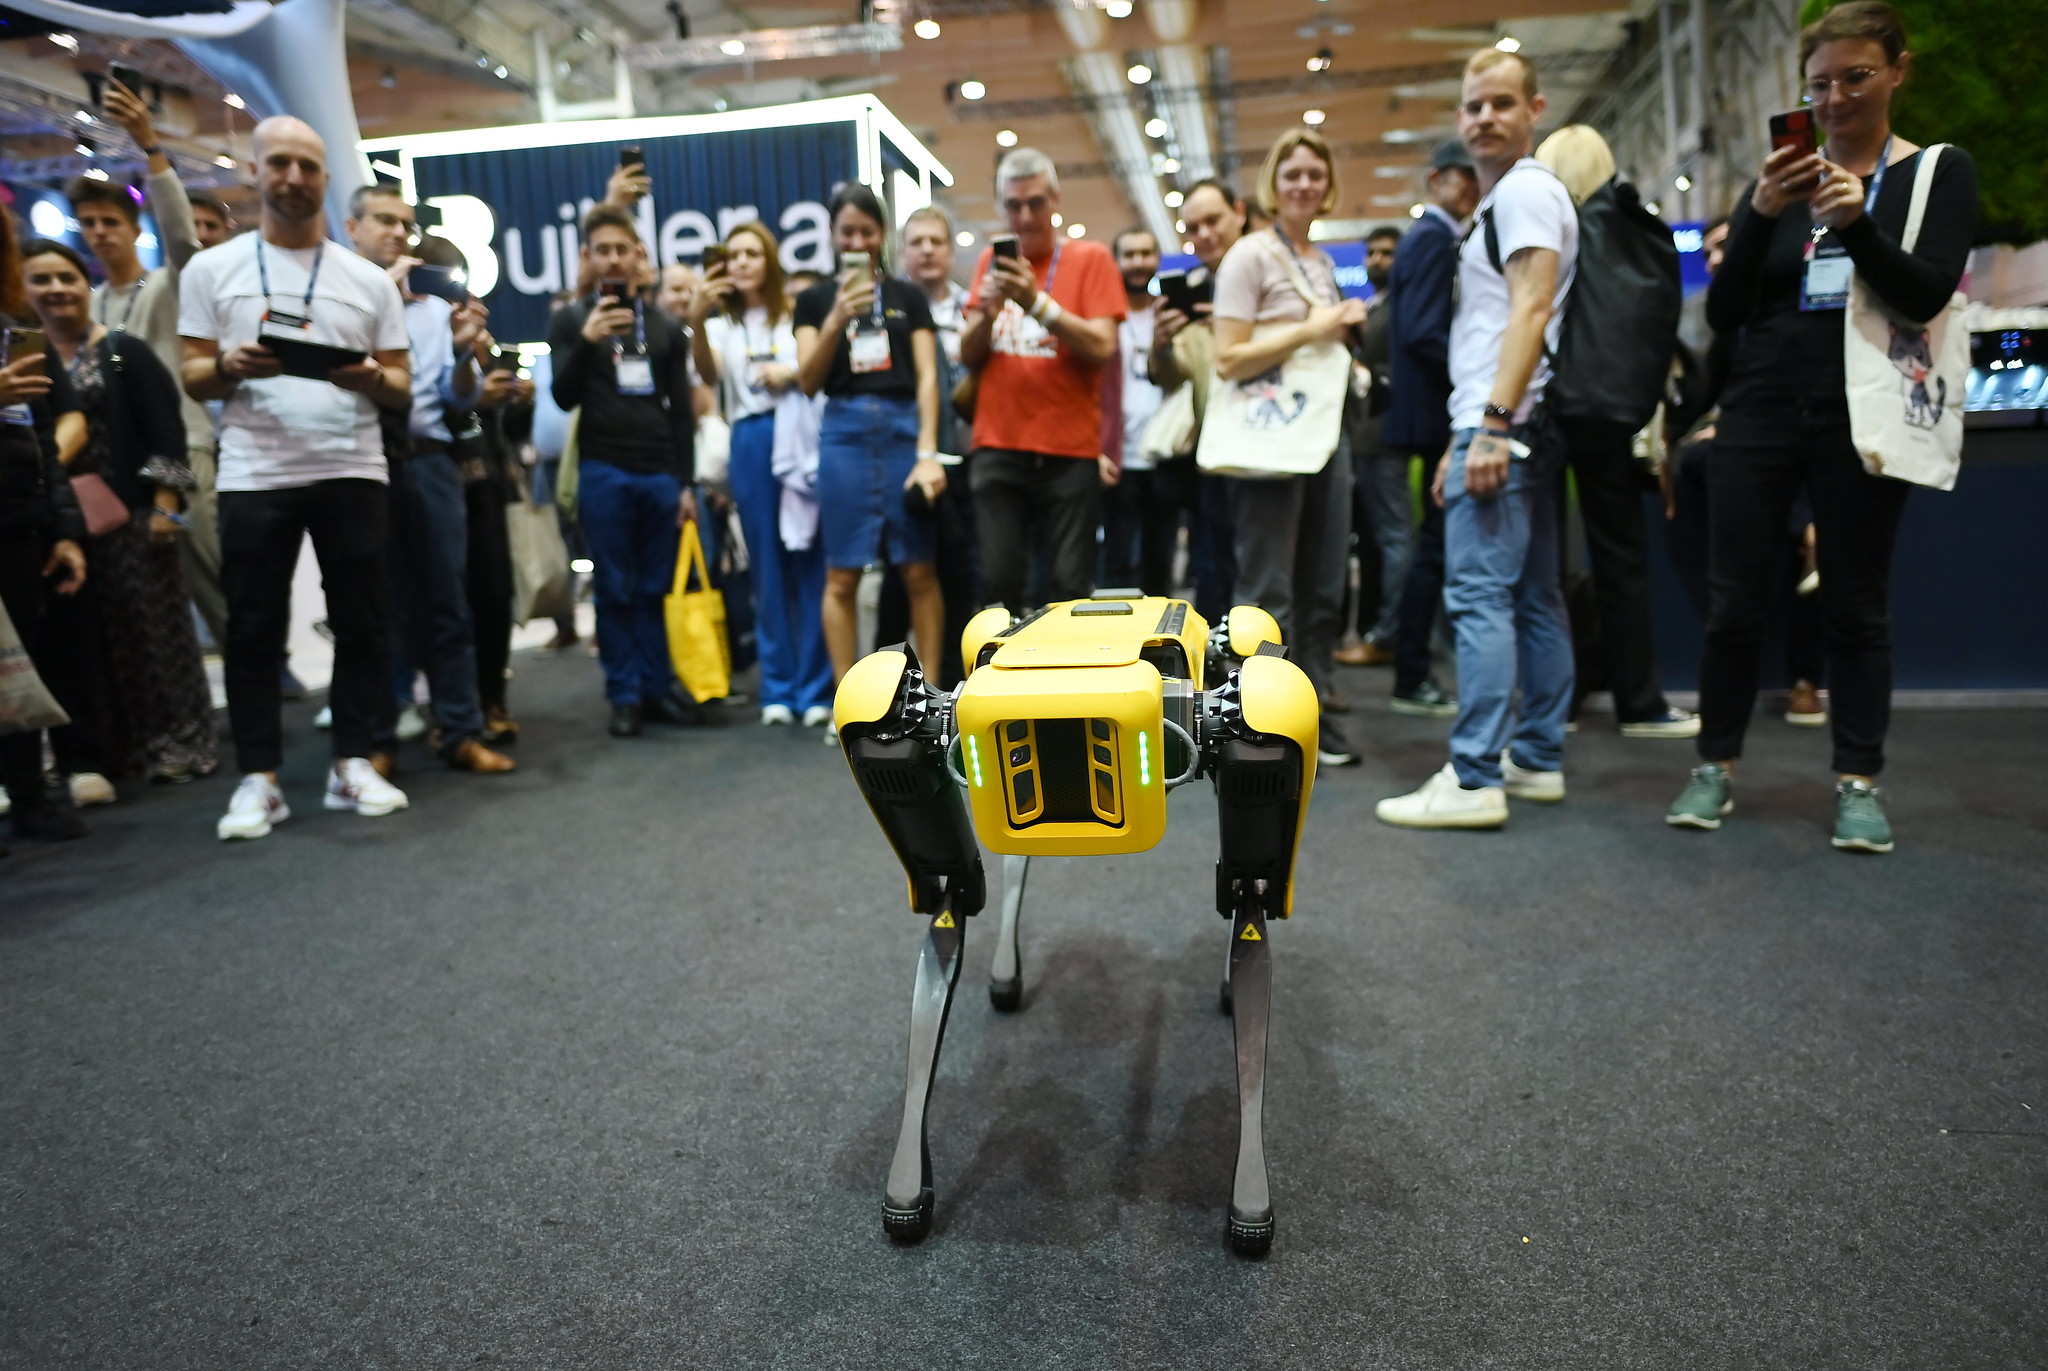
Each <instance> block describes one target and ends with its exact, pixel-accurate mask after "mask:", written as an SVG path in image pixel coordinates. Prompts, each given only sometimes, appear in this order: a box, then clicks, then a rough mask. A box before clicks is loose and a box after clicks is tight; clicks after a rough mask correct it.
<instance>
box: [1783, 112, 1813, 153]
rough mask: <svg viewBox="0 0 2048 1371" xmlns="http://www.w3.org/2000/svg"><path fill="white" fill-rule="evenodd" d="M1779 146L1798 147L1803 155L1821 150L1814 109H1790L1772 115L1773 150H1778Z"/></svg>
mask: <svg viewBox="0 0 2048 1371" xmlns="http://www.w3.org/2000/svg"><path fill="white" fill-rule="evenodd" d="M1779 148H1797V149H1798V150H1799V155H1800V156H1801V157H1807V156H1811V155H1812V154H1813V153H1816V152H1819V151H1820V142H1819V137H1818V131H1817V130H1816V129H1815V128H1814V126H1813V111H1812V110H1810V109H1795V110H1788V111H1786V112H1785V113H1783V114H1774V115H1772V116H1771V151H1772V152H1776V151H1777V150H1778V149H1779Z"/></svg>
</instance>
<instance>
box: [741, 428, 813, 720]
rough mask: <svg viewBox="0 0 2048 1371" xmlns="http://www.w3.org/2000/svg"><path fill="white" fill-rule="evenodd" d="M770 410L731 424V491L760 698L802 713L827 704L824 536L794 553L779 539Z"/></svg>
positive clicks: (779, 502)
mask: <svg viewBox="0 0 2048 1371" xmlns="http://www.w3.org/2000/svg"><path fill="white" fill-rule="evenodd" d="M774 456H775V416H774V415H772V414H755V415H750V416H748V417H747V418H745V419H742V420H740V421H739V422H738V423H737V424H734V425H733V426H732V498H733V500H734V501H735V502H736V503H737V504H738V505H739V510H740V528H741V529H742V530H743V531H744V532H745V533H746V535H747V558H748V566H749V569H750V570H751V572H752V574H753V580H754V648H755V651H756V652H757V653H758V654H759V655H760V659H761V703H762V705H763V706H767V705H781V706H783V707H784V708H786V709H791V710H795V711H796V712H797V713H799V714H801V713H803V711H805V710H806V709H810V708H813V707H814V706H817V705H830V704H831V703H832V657H831V654H830V653H828V652H826V651H825V626H824V620H823V619H822V618H821V617H820V608H821V606H822V604H823V602H824V598H825V540H824V538H823V536H822V535H821V536H819V537H817V538H814V539H813V540H812V542H811V545H810V547H808V548H806V549H805V550H804V551H802V552H792V551H790V550H789V549H788V548H786V547H784V546H783V545H782V533H781V527H780V524H781V521H780V519H779V517H778V513H777V512H778V511H779V510H780V509H781V506H782V483H781V482H780V481H778V480H776V479H775V471H774V467H773V459H774Z"/></svg>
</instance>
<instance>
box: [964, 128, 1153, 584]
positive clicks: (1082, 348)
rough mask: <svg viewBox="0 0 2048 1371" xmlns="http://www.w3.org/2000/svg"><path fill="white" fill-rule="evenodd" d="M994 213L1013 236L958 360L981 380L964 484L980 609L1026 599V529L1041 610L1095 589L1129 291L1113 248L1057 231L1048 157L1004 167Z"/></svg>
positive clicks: (980, 288) (992, 248)
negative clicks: (1037, 564) (1105, 382)
mask: <svg viewBox="0 0 2048 1371" xmlns="http://www.w3.org/2000/svg"><path fill="white" fill-rule="evenodd" d="M996 203H997V205H998V206H999V207H1000V208H1001V210H1002V212H1003V217H1004V219H1005V220H1006V221H1007V222H1008V224H1009V227H1010V232H1009V233H1008V234H1002V235H998V236H997V237H996V238H995V239H993V240H992V241H991V242H990V244H989V247H988V249H987V250H985V251H984V252H983V253H982V254H981V260H980V262H979V263H977V264H976V266H975V270H974V285H973V288H972V289H971V290H970V291H969V293H968V301H967V316H966V317H967V327H966V330H965V332H964V333H963V334H962V335H961V338H960V360H961V363H962V364H963V365H965V366H967V367H969V368H971V369H975V370H978V371H979V372H980V373H981V382H980V385H979V387H978V390H977V395H976V400H975V411H974V456H973V470H972V475H971V477H970V482H971V485H972V487H973V491H974V511H975V524H976V527H977V529H978V530H979V532H980V538H981V567H982V576H983V580H984V583H985V586H986V595H987V599H988V602H989V603H990V604H1000V605H1006V606H1008V607H1009V608H1010V610H1011V611H1013V612H1018V611H1021V610H1023V609H1024V608H1025V604H1026V599H1027V597H1028V596H1029V594H1030V591H1029V586H1028V583H1029V580H1030V568H1031V525H1032V520H1033V518H1034V516H1037V517H1042V518H1043V519H1044V523H1045V533H1046V542H1047V548H1046V551H1047V554H1048V558H1049V562H1050V567H1051V578H1050V583H1049V585H1048V587H1047V591H1046V596H1045V598H1046V599H1047V600H1048V601H1057V600H1073V599H1081V598H1084V597H1086V596H1087V595H1088V594H1089V592H1090V591H1091V590H1092V589H1093V585H1094V563H1095V522H1096V501H1097V496H1098V492H1099V491H1100V489H1101V487H1102V486H1104V485H1113V484H1114V483H1115V481H1116V463H1115V462H1114V461H1113V460H1112V459H1111V458H1110V457H1109V456H1107V455H1106V454H1107V453H1109V452H1111V451H1114V450H1115V447H1116V446H1117V445H1116V444H1115V443H1114V442H1113V441H1111V440H1108V439H1105V438H1104V435H1103V406H1102V368H1103V365H1104V364H1105V363H1107V362H1109V361H1110V360H1112V359H1113V358H1114V357H1115V356H1116V329H1117V324H1118V323H1119V322H1120V321H1121V320H1122V319H1123V317H1124V308H1125V305H1124V284H1123V278H1122V276H1120V275H1119V274H1118V272H1117V269H1116V261H1115V259H1114V258H1112V257H1111V256H1110V254H1109V249H1108V248H1106V247H1104V246H1103V245H1102V244H1100V243H1093V242H1089V241H1088V240H1087V239H1086V238H1081V237H1062V236H1061V235H1060V234H1058V233H1056V232H1055V231H1054V228H1053V217H1054V215H1055V214H1056V213H1057V212H1058V210H1059V207H1060V178H1059V173H1058V171H1057V170H1055V169H1054V167H1053V164H1052V162H1051V160H1050V159H1049V158H1047V157H1046V155H1045V154H1044V153H1042V152H1039V151H1037V150H1036V149H1033V148H1016V149H1013V150H1012V151H1011V152H1009V153H1008V154H1006V155H1005V156H1004V158H1003V160H1002V163H1001V164H1000V165H999V166H997V168H996Z"/></svg>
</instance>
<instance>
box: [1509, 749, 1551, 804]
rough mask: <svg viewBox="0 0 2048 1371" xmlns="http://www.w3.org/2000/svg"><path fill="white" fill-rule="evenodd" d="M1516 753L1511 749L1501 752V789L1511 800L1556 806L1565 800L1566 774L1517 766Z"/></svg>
mask: <svg viewBox="0 0 2048 1371" xmlns="http://www.w3.org/2000/svg"><path fill="white" fill-rule="evenodd" d="M1514 751H1515V750H1514V749H1513V748H1511V747H1504V748H1502V749H1501V750H1500V779H1501V789H1503V790H1505V791H1507V793H1508V798H1509V799H1510V800H1535V801H1536V802H1537V803H1539V804H1556V803H1557V802H1558V801H1559V800H1562V799H1563V798H1564V772H1562V771H1534V770H1531V769H1530V768H1528V767H1526V766H1516V765H1515V758H1514Z"/></svg>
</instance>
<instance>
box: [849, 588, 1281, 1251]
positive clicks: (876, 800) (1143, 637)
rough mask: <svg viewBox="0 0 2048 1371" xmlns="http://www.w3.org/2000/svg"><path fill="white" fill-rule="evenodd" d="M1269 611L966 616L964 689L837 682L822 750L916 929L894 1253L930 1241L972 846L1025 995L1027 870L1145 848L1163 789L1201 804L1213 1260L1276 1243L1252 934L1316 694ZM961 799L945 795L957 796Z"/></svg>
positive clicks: (1108, 609) (904, 652) (1133, 604)
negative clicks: (1221, 1059)
mask: <svg viewBox="0 0 2048 1371" xmlns="http://www.w3.org/2000/svg"><path fill="white" fill-rule="evenodd" d="M1279 637H1280V635H1279V632H1278V629H1277V627H1276V626H1275V624H1274V622H1273V619H1272V617H1271V616H1270V615H1268V614H1266V613H1265V612H1264V611H1262V610H1258V609H1252V608H1248V607H1245V606H1240V607H1238V608H1236V609H1233V610H1232V611H1231V612H1230V614H1229V616H1228V618H1227V621H1226V623H1225V624H1223V625H1219V626H1218V628H1217V630H1216V632H1215V633H1214V634H1213V635H1212V634H1211V633H1210V630H1209V626H1208V625H1207V624H1206V623H1204V622H1203V620H1202V618H1201V617H1200V616H1199V615H1197V614H1196V613H1195V612H1194V610H1193V609H1192V608H1191V607H1190V606H1189V605H1188V604H1187V603H1186V602H1184V601H1181V600H1167V599H1160V598H1147V597H1144V596H1140V595H1137V594H1135V593H1132V594H1128V595H1124V594H1110V595H1098V596H1097V597H1095V598H1093V599H1089V600H1074V601H1068V602H1066V603H1062V604H1055V605H1048V606H1047V607H1046V608H1044V609H1042V610H1039V611H1038V612H1037V613H1035V614H1032V615H1030V616H1029V617H1026V618H1023V619H1019V620H1016V621H1014V622H1013V621H1012V620H1011V618H1010V615H1009V613H1008V612H1007V611H1005V610H1002V609H988V610H983V611H982V612H981V613H980V614H978V615H976V616H975V617H974V619H973V620H972V621H971V622H969V624H968V625H967V629H966V631H965V633H963V634H962V638H961V657H962V660H964V661H966V662H968V663H969V664H970V665H969V670H968V676H967V679H966V680H965V681H964V682H962V683H961V685H960V687H959V688H958V689H957V690H955V691H954V692H953V693H952V694H950V695H947V694H944V693H941V692H940V691H938V690H936V689H934V688H933V687H932V686H931V685H930V684H929V683H928V682H927V681H926V680H925V677H924V673H923V672H922V671H921V670H920V669H919V667H918V663H917V660H916V658H915V657H913V656H912V655H911V653H910V651H909V649H908V648H907V647H896V648H890V649H887V650H884V651H881V652H877V653H874V654H873V655H871V656H869V657H866V658H864V659H862V660H861V661H860V662H859V663H857V664H856V665H855V666H854V668H853V670H852V671H850V672H848V673H847V676H846V679H845V680H844V681H842V682H841V683H840V687H839V694H838V698H837V701H836V703H835V705H834V717H835V719H836V720H837V722H838V727H839V741H840V744H841V746H842V747H843V749H844V750H845V753H846V762H847V765H848V766H849V767H851V768H852V770H853V776H854V780H855V781H856V782H858V783H859V785H860V789H861V794H862V795H864V796H866V797H867V802H868V806H869V808H870V809H872V810H873V811H874V815H875V820H876V822H878V823H880V824H881V826H882V831H883V833H884V834H886V835H887V837H888V839H889V844H890V846H891V847H893V848H894V849H895V851H896V856H897V858H898V860H900V861H901V862H902V863H903V870H904V874H905V875H906V876H907V877H908V878H909V882H910V907H911V909H912V910H914V911H916V912H917V913H919V914H923V915H926V916H928V918H929V920H930V925H929V928H928V931H927V935H926V938H925V942H924V948H923V951H922V952H921V953H920V954H919V958H918V964H917V983H916V988H915V990H914V991H913V993H912V998H911V1010H910V1073H909V1080H908V1083H907V1085H906V1088H905V1091H904V1100H903V1123H902V1128H901V1131H900V1132H899V1133H898V1135H897V1140H896V1154H895V1159H894V1161H893V1162H892V1163H891V1164H890V1167H889V1181H888V1186H887V1191H886V1194H885V1197H884V1199H883V1204H882V1224H883V1227H884V1228H885V1229H886V1230H887V1231H888V1233H889V1235H890V1236H891V1237H893V1238H896V1239H898V1240H899V1241H904V1242H916V1241H918V1240H920V1239H922V1238H923V1237H924V1236H925V1234H926V1233H928V1232H929V1231H930V1229H931V1221H932V1165H931V1152H930V1149H929V1148H928V1147H927V1145H926V1139H925V1120H926V1114H927V1106H928V1103H929V1101H930V1098H931V1084H932V1073H933V1071H934V1070H935V1068H936V1066H937V1062H938V1055H939V1041H940V1038H941V1037H942V1035H943V1034H944V1032H945V1028H946V1014H947V1011H948V1010H949V1009H950V1008H951V1006H952V1000H953V988H954V985H955V983H956V982H957V981H958V980H959V976H960V954H961V949H962V946H963V943H964V940H965V932H966V928H965V920H966V919H967V917H968V916H970V915H973V914H977V913H979V912H980V911H981V907H982V905H983V903H984V902H985V899H986V894H987V886H986V882H985V879H984V877H983V874H982V865H981V850H980V848H979V847H978V846H977V845H976V841H975V840H976V838H977V837H978V838H979V839H980V841H981V842H982V843H985V844H986V845H987V846H988V848H989V849H990V850H991V851H993V852H997V853H1000V854H1003V858H1004V873H1005V878H1006V879H1005V885H1006V890H1005V892H1004V899H1003V927H1002V941H1001V943H1000V945H999V946H998V948H997V952H996V961H995V972H994V977H993V979H992V980H991V982H990V985H989V997H990V999H991V1000H992V1001H993V1002H994V1004H995V1007H996V1008H997V1009H1002V1010H1013V1009H1015V1008H1017V1006H1018V1004H1019V1003H1020V1000H1021V997H1022V990H1023V978H1022V975H1021V973H1020V971H1019V959H1018V955H1017V916H1018V911H1019V907H1020V906H1021V904H1022V901H1023V893H1024V876H1025V871H1026V864H1027V863H1028V862H1029V860H1030V858H1031V857H1033V856H1036V855H1039V854H1045V855H1050V856H1087V855H1096V854H1106V853H1120V852H1143V851H1146V850H1147V849H1149V848H1151V847H1152V846H1154V845H1155V844H1156V843H1158V841H1159V839H1160V837H1161V836H1162V835H1164V833H1165V832H1166V792H1167V791H1169V790H1171V789H1173V788H1174V787H1175V786H1179V785H1183V784H1185V783H1187V782H1188V781H1192V780H1194V779H1195V778H1196V777H1198V776H1201V775H1204V774H1206V775H1208V776H1210V777H1211V778H1212V779H1213V781H1214V783H1215V787H1216V804H1217V810H1218V818H1219V820H1220V823H1219V828H1220V830H1221V848H1222V855H1221V858H1220V860H1219V861H1218V862H1217V863H1216V908H1217V911H1218V912H1219V913H1221V914H1222V915H1224V916H1225V917H1226V918H1228V919H1229V920H1230V944H1229V956H1228V958H1227V961H1226V975H1225V980H1224V983H1223V992H1222V1000H1223V1007H1224V1009H1225V1011H1226V1012H1232V1013H1233V1017H1234V1021H1235V1034H1236V1041H1237V1089H1238V1109H1239V1119H1238V1148H1237V1172H1236V1179H1235V1182H1234V1183H1233V1185H1232V1187H1231V1196H1230V1223H1229V1237H1230V1245H1231V1247H1232V1248H1233V1249H1235V1250H1236V1251H1237V1252H1239V1253H1241V1254H1243V1255H1246V1256H1258V1255H1260V1254H1262V1253H1264V1252H1265V1251H1266V1250H1267V1249H1268V1248H1269V1247H1270V1246H1271V1245H1272V1241H1273V1206H1272V1203H1271V1200H1270V1198H1269V1193H1268V1189H1267V1183H1266V1153H1265V1139H1264V1118H1263V1116H1264V1099H1265V1071H1266V1018H1267V1007H1268V1003H1269V1000H1270V997H1271V985H1272V971H1271V965H1270V963H1269V961H1268V953H1267V948H1268V942H1267V937H1268V934H1267V928H1266V921H1267V920H1268V919H1269V918H1279V919H1284V918H1286V917H1287V916H1288V914H1289V912H1290V911H1291V909H1292V907H1293V899H1294V886H1293V877H1294V859H1295V853H1296V851H1297V849H1298V847H1299V845H1300V839H1301V827H1302V821H1303V819H1304V818H1305V817H1306V815H1307V813H1308V801H1309V793H1310V790H1311V788H1312V787H1313V786H1314V784H1315V768H1316V718H1317V716H1316V694H1315V688H1314V687H1313V686H1312V685H1310V684H1309V680H1308V678H1307V677H1306V676H1304V675H1303V674H1302V672H1301V670H1300V668H1298V667H1296V666H1295V665H1294V664H1293V663H1292V662H1290V661H1288V660H1287V658H1286V655H1285V654H1284V652H1282V650H1281V648H1280V645H1279ZM963 792H964V795H963Z"/></svg>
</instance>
